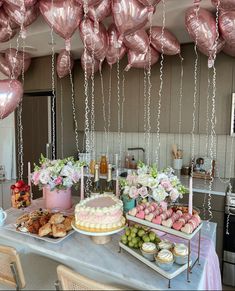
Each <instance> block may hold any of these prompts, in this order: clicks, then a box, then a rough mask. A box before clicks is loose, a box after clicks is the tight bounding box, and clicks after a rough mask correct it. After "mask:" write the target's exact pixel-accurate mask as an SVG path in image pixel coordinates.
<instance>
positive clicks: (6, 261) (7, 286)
mask: <svg viewBox="0 0 235 291" xmlns="http://www.w3.org/2000/svg"><path fill="white" fill-rule="evenodd" d="M57 266H58V262H56V261H53V260H50V259H48V258H46V257H43V256H40V255H36V254H31V253H29V254H22V255H20V256H19V253H18V252H17V250H16V249H14V248H12V247H9V246H3V245H0V290H13V289H12V288H15V289H16V290H21V289H24V290H53V289H54V287H53V284H54V282H55V280H56V279H57V274H56V268H57Z"/></svg>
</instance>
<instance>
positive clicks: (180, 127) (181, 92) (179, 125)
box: [178, 55, 184, 149]
mask: <svg viewBox="0 0 235 291" xmlns="http://www.w3.org/2000/svg"><path fill="white" fill-rule="evenodd" d="M183 62H184V59H183V58H182V56H181V55H180V90H179V124H178V133H179V142H178V143H179V144H178V146H179V148H180V149H181V130H182V99H183V78H184V65H183Z"/></svg>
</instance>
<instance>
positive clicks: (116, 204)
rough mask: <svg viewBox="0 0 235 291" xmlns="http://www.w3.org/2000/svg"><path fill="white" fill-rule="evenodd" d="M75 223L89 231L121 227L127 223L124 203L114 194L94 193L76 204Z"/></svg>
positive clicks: (104, 230) (103, 230)
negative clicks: (124, 214) (124, 215)
mask: <svg viewBox="0 0 235 291" xmlns="http://www.w3.org/2000/svg"><path fill="white" fill-rule="evenodd" d="M75 223H76V226H77V228H79V229H81V230H85V231H89V232H108V231H112V230H116V229H119V228H121V227H122V226H124V224H125V218H124V217H123V203H122V201H121V200H119V199H118V198H117V197H115V196H114V195H110V194H101V195H100V194H97V195H94V196H92V197H90V198H87V199H85V200H82V201H81V202H80V203H79V204H77V205H76V208H75Z"/></svg>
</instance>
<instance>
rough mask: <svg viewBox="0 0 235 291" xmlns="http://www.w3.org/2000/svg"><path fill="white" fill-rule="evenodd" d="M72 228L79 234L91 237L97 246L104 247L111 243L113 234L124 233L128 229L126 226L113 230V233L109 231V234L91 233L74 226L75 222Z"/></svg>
mask: <svg viewBox="0 0 235 291" xmlns="http://www.w3.org/2000/svg"><path fill="white" fill-rule="evenodd" d="M72 227H73V229H74V230H75V231H77V232H78V233H81V234H85V235H87V236H90V238H91V240H92V241H93V242H94V243H95V244H97V245H104V244H107V243H109V242H110V241H111V239H112V235H113V234H115V233H118V232H120V231H122V230H123V229H124V228H125V227H126V225H124V226H122V227H121V228H119V229H115V230H112V231H109V232H107V231H106V232H89V231H85V230H82V229H79V228H77V227H76V225H75V224H74V222H72Z"/></svg>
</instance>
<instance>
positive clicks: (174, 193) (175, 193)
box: [170, 189, 179, 202]
mask: <svg viewBox="0 0 235 291" xmlns="http://www.w3.org/2000/svg"><path fill="white" fill-rule="evenodd" d="M170 197H171V200H172V201H173V202H174V201H176V200H177V198H178V197H179V191H178V190H177V189H172V190H171V192H170Z"/></svg>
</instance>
